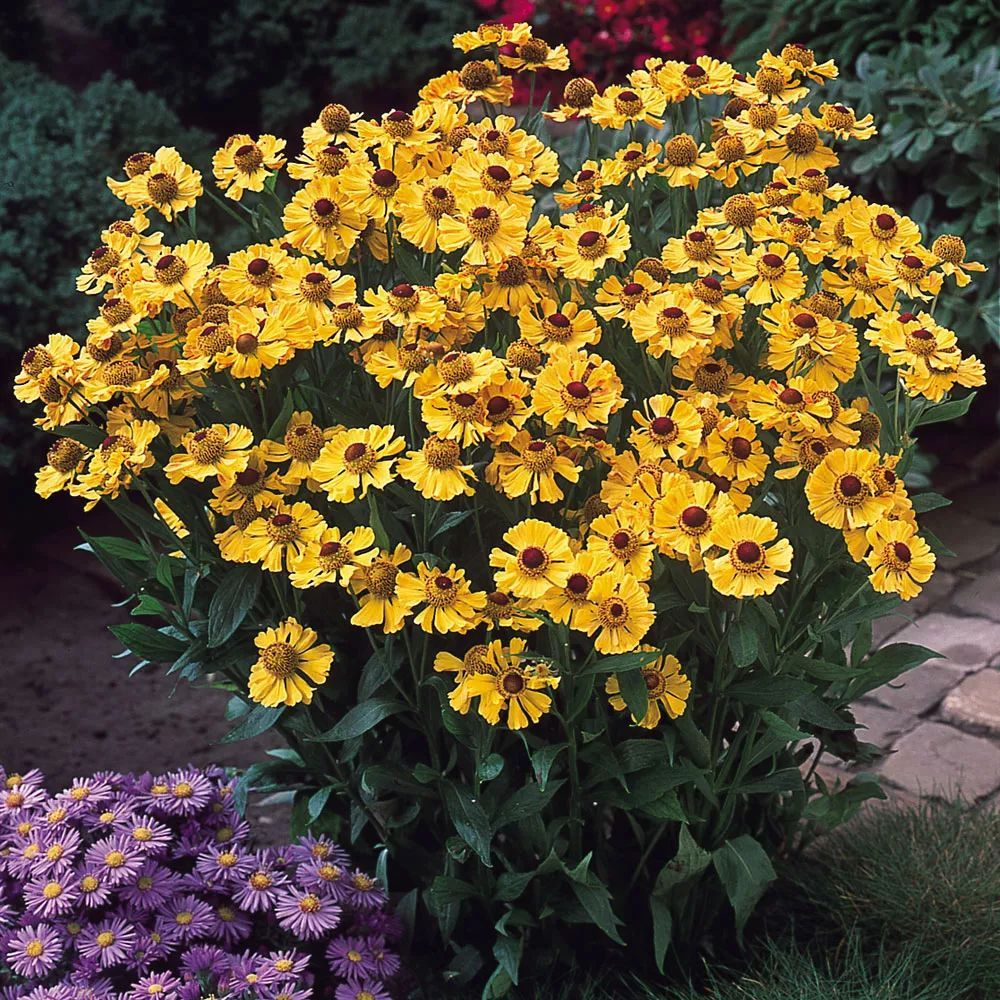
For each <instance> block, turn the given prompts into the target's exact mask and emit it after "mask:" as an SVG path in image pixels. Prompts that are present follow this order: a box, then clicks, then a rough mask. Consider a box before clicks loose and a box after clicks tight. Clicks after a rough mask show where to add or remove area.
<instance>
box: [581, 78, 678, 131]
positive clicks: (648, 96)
mask: <svg viewBox="0 0 1000 1000" xmlns="http://www.w3.org/2000/svg"><path fill="white" fill-rule="evenodd" d="M666 104H667V99H666V97H665V96H664V94H663V92H662V91H660V90H657V89H656V88H655V87H631V86H629V87H621V86H618V85H617V84H612V85H611V86H609V87H606V88H605V89H604V92H603V93H602V94H600V95H599V96H598V97H595V98H594V99H593V101H592V102H591V105H590V118H591V119H592V120H593V121H594V122H596V123H597V124H598V125H600V126H601V128H607V129H614V130H615V131H618V130H619V129H623V128H625V127H626V126H627V125H629V124H630V123H631V124H638V123H639V122H645V123H646V124H647V125H650V126H651V127H652V128H663V119H662V118H661V117H660V115H662V114H663V109H664V108H665V107H666Z"/></svg>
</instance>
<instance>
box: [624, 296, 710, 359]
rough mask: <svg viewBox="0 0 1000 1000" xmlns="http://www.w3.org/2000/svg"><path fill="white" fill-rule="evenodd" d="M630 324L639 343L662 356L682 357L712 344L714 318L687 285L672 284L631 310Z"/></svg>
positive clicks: (652, 353)
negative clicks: (688, 289) (689, 290)
mask: <svg viewBox="0 0 1000 1000" xmlns="http://www.w3.org/2000/svg"><path fill="white" fill-rule="evenodd" d="M628 324H629V327H630V328H631V330H632V336H633V337H634V338H635V340H636V343H639V344H645V345H646V350H647V351H648V352H649V353H650V354H651V355H652V356H653V357H654V358H659V357H662V356H663V355H664V354H670V355H671V356H672V357H675V358H682V357H684V355H685V354H688V353H690V352H691V351H692V350H696V349H698V348H702V349H704V348H707V347H710V346H711V343H712V337H713V335H714V334H715V320H714V317H713V314H712V312H711V310H710V309H709V308H708V307H707V306H706V305H705V303H704V302H702V301H701V300H699V299H697V298H695V297H694V296H693V295H691V293H690V292H688V291H687V289H686V288H685V287H684V286H681V285H671V286H668V288H666V289H664V290H663V291H661V292H657V293H656V294H655V295H653V296H651V297H650V298H649V299H648V300H647V301H645V302H641V303H640V304H639V305H637V306H636V307H635V309H633V310H632V313H631V314H630V315H629V318H628Z"/></svg>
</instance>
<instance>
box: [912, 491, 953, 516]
mask: <svg viewBox="0 0 1000 1000" xmlns="http://www.w3.org/2000/svg"><path fill="white" fill-rule="evenodd" d="M910 502H911V503H912V504H913V509H914V511H915V512H916V513H917V514H924V513H926V512H927V511H929V510H937V509H938V508H939V507H949V506H950V505H951V501H950V500H949V499H948V498H947V497H943V496H941V494H940V493H918V494H917V495H916V496H915V497H910Z"/></svg>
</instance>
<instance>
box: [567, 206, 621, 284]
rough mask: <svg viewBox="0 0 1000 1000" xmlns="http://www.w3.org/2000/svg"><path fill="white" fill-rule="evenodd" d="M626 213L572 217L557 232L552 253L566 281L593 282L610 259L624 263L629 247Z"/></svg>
mask: <svg viewBox="0 0 1000 1000" xmlns="http://www.w3.org/2000/svg"><path fill="white" fill-rule="evenodd" d="M624 212H625V210H624V209H622V211H621V212H618V213H616V214H613V215H605V216H600V215H585V216H583V217H581V216H580V215H579V214H577V215H576V216H573V217H571V218H572V221H571V223H570V224H569V225H564V226H560V227H559V228H558V229H557V230H556V234H557V235H558V238H559V242H558V243H557V244H556V248H555V253H556V261H557V263H558V264H559V269H560V270H561V271H562V273H563V274H564V275H565V276H566V277H567V278H576V279H578V280H580V281H592V280H593V279H594V277H596V275H597V272H598V271H599V270H601V268H602V267H604V265H605V264H606V263H607V262H608V261H609V260H618V261H621V260H624V259H625V254H626V253H627V252H628V249H629V247H630V246H631V245H632V240H631V230H630V229H629V226H628V223H627V222H625V220H624V218H623V216H624Z"/></svg>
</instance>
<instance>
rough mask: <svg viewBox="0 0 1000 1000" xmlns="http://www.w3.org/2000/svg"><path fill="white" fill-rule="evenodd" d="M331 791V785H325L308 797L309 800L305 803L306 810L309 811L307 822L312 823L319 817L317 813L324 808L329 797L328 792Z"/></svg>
mask: <svg viewBox="0 0 1000 1000" xmlns="http://www.w3.org/2000/svg"><path fill="white" fill-rule="evenodd" d="M332 791H333V787H332V786H331V785H327V786H326V787H325V788H321V789H320V790H319V791H318V792H315V793H314V794H312V795H311V796H310V797H309V802H308V803H307V805H306V811H307V812H308V813H309V822H310V823H314V822H315V821H316V820H317V819H319V815H320V813H321V812H323V810H324V809H325V808H326V803H327V801H328V800H329V798H330V793H331V792H332Z"/></svg>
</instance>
